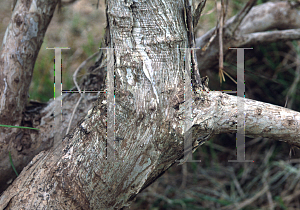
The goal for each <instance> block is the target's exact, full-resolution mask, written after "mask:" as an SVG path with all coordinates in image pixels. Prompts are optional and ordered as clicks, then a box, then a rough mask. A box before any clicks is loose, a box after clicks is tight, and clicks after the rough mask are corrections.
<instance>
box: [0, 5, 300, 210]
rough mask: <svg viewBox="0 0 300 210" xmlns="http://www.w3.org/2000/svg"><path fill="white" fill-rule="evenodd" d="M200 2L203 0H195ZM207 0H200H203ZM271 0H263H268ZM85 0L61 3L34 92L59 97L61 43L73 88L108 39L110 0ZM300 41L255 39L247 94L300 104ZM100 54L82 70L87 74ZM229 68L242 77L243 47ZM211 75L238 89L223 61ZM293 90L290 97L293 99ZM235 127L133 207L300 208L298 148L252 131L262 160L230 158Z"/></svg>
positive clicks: (206, 20)
mask: <svg viewBox="0 0 300 210" xmlns="http://www.w3.org/2000/svg"><path fill="white" fill-rule="evenodd" d="M195 2H197V1H195ZM198 2H199V1H198ZM246 2H247V1H245V0H230V1H229V6H228V13H227V16H226V19H229V18H230V17H232V16H233V15H235V14H236V13H237V12H238V11H240V10H241V9H242V8H243V6H244V5H245V4H246ZM264 2H266V1H265V0H258V1H257V4H262V3H264ZM97 4H98V1H97V0H77V1H75V2H74V3H72V4H70V5H67V6H63V7H62V8H61V9H60V11H58V10H56V12H55V14H54V17H53V19H52V21H51V24H50V26H49V27H48V30H47V33H46V36H45V39H44V43H43V45H42V48H41V50H40V52H39V56H38V58H37V61H36V63H35V67H34V75H33V79H32V83H31V86H30V93H29V95H30V100H36V101H40V102H47V101H48V100H49V99H50V98H53V80H54V77H53V72H54V69H53V59H54V51H53V50H46V47H69V48H71V49H70V50H62V59H63V61H62V69H63V76H62V82H63V89H64V90H67V89H71V88H72V87H73V86H74V84H73V80H72V75H73V73H74V71H75V70H76V68H77V67H78V66H79V65H80V64H81V62H83V61H84V60H86V59H87V57H89V56H90V55H92V54H93V53H95V52H96V51H97V50H98V48H99V47H100V45H101V41H102V37H103V35H104V27H105V18H106V16H105V2H104V0H100V1H99V4H98V8H97ZM220 5H221V4H220V2H219V1H212V0H208V1H207V3H206V7H205V9H204V11H203V12H202V14H203V16H202V17H201V19H200V23H199V25H198V27H197V28H196V34H197V36H201V35H203V34H204V33H205V32H206V31H208V30H209V29H211V28H213V27H214V26H215V25H216V22H217V10H218V9H220ZM11 14H12V11H11V2H10V1H0V39H1V40H2V39H3V36H4V33H5V30H6V27H7V25H8V23H9V21H10V17H11ZM299 46H300V42H299V41H290V42H276V43H272V44H268V45H259V46H249V47H253V48H254V49H253V50H246V51H245V85H246V97H247V98H251V99H255V100H259V101H263V102H267V103H271V104H275V105H279V106H287V107H289V108H291V109H293V110H296V111H300V89H299V87H300V86H299V83H297V82H296V89H295V91H291V86H292V84H293V83H295V78H297V75H296V72H297V67H298V71H299V68H300V67H299V64H298V66H297V59H298V63H299V58H300V48H299ZM91 65H93V61H90V64H88V65H86V69H83V70H81V71H80V73H79V75H78V76H79V78H80V77H82V76H84V74H85V73H86V72H87V69H88V67H89V66H91ZM224 70H225V71H226V72H227V73H228V74H229V75H231V77H232V78H236V54H235V53H233V54H232V56H230V57H228V58H225V63H224ZM200 73H201V76H208V77H209V80H210V82H209V87H210V89H211V90H236V84H235V83H234V82H233V81H232V80H230V79H229V78H228V77H227V76H225V79H226V81H225V82H222V83H220V79H219V77H218V68H217V67H216V69H207V70H206V71H205V72H200ZM287 96H288V100H287ZM235 138H236V137H235V134H224V135H218V136H215V137H213V138H212V139H210V140H209V141H208V142H207V143H205V144H204V145H202V146H201V147H200V148H199V149H197V151H196V152H195V153H194V154H193V159H196V160H201V161H202V162H201V163H186V164H183V165H181V166H177V165H174V166H173V167H172V168H171V169H169V170H168V171H167V172H166V173H165V174H164V175H163V176H162V177H160V178H159V179H158V180H157V181H156V182H155V183H153V184H152V185H151V186H150V187H148V188H147V189H145V190H144V191H143V192H141V193H140V194H139V195H138V196H137V198H136V199H135V201H134V202H133V204H132V205H131V206H130V207H128V209H139V210H141V209H151V210H158V209H166V210H167V209H244V210H251V209H276V210H277V209H300V169H299V158H300V155H299V154H300V152H299V149H298V148H295V147H291V146H290V145H288V144H287V143H284V142H280V141H273V140H271V139H265V138H255V139H251V138H246V159H247V160H253V161H254V163H229V162H228V160H235V159H236V141H235Z"/></svg>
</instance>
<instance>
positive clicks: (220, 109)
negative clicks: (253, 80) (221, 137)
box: [193, 91, 300, 147]
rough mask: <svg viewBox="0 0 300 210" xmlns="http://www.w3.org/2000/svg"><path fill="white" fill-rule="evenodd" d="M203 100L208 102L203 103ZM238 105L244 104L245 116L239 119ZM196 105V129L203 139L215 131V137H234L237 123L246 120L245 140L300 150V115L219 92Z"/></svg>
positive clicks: (208, 94)
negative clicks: (279, 143) (258, 139)
mask: <svg viewBox="0 0 300 210" xmlns="http://www.w3.org/2000/svg"><path fill="white" fill-rule="evenodd" d="M203 100H205V101H207V102H206V103H201V101H203ZM237 102H238V103H239V104H241V103H244V115H239V116H238V115H237ZM194 103H195V105H196V107H195V109H194V110H193V113H194V114H195V115H196V116H195V118H194V120H193V126H198V129H199V132H201V135H203V132H207V131H208V130H213V132H212V134H220V133H229V132H234V133H235V132H236V131H237V121H238V120H242V119H241V118H242V117H245V121H244V122H245V135H246V136H249V137H253V138H254V137H258V136H260V137H265V138H271V139H274V140H280V141H285V142H287V143H289V144H291V145H295V146H298V147H300V129H299V125H300V113H299V112H296V111H293V110H290V109H287V108H284V107H280V106H276V105H272V104H269V103H264V102H260V101H255V100H251V99H247V98H241V97H237V96H232V95H228V94H225V93H221V92H219V91H213V92H209V93H206V92H203V93H201V97H200V100H199V99H197V100H195V102H194Z"/></svg>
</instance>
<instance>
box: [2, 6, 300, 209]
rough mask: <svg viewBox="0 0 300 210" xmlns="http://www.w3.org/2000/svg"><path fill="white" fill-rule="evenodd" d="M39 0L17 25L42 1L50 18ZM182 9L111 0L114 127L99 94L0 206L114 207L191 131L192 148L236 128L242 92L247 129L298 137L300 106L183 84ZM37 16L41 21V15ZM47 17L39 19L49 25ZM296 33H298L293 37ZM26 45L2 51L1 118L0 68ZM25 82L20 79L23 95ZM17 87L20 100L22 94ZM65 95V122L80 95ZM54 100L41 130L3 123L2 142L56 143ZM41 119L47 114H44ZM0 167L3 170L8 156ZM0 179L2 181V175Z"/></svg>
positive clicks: (159, 169) (167, 162) (180, 150)
mask: <svg viewBox="0 0 300 210" xmlns="http://www.w3.org/2000/svg"><path fill="white" fill-rule="evenodd" d="M254 2H255V1H250V3H249V4H248V5H252V6H253V5H254ZM42 3H43V2H42V1H35V0H33V1H31V2H28V3H26V2H23V1H20V2H18V3H17V5H16V8H15V11H14V13H13V18H12V24H13V23H15V24H16V26H17V28H16V29H15V30H18V31H20V32H21V31H22V30H21V29H23V28H26V26H28V25H29V26H32V25H35V24H32V23H33V22H32V21H36V19H35V18H34V17H32V18H31V16H30V15H32V14H36V13H38V12H39V13H40V15H41V14H44V13H43V11H48V12H49V11H50V12H49V14H48V15H49V17H50V19H51V16H52V14H53V13H51V12H53V10H52V9H49V10H46V6H49V8H53V7H55V4H56V3H57V2H54V3H53V5H52V4H51V6H50V5H46V6H45V9H43V10H39V9H36V8H39V7H41V6H42V5H43V4H42ZM27 4H28V5H27ZM24 5H27V6H26V7H24ZM31 8H33V9H35V10H31ZM250 8H251V6H250ZM250 8H248V11H249V10H250ZM20 10H21V11H25V12H24V14H25V16H24V17H23V16H20V17H23V18H24V19H25V20H26V21H27V20H28V21H27V22H26V21H22V20H23V19H22V18H20V19H21V21H20V20H17V19H16V18H15V17H18V15H19V14H20V12H18V11H20ZM183 11H184V3H183V2H182V1H172V0H154V1H126V0H125V1H124V0H118V1H113V0H108V1H107V24H108V25H107V39H106V43H107V47H108V48H110V49H114V54H107V58H106V57H105V56H100V57H99V62H102V63H104V64H105V65H104V67H102V70H103V69H106V66H108V68H107V72H108V76H107V77H108V83H109V82H112V80H111V79H112V77H111V76H112V74H111V73H112V72H111V70H112V69H113V70H114V75H115V81H114V85H115V107H114V109H115V127H114V129H113V127H111V125H113V121H112V120H113V118H112V117H111V115H106V114H107V113H111V112H112V111H113V104H112V103H111V102H112V101H111V99H109V98H106V96H105V95H104V94H102V95H100V96H99V98H98V100H97V102H96V103H95V105H94V107H93V108H92V109H90V111H89V112H88V114H87V115H86V116H85V117H84V119H83V120H81V121H80V122H79V124H78V125H77V126H76V128H75V129H74V130H73V131H72V132H71V134H70V135H67V136H66V137H65V138H64V139H63V140H62V141H61V142H56V143H55V145H56V147H54V148H51V149H50V150H49V151H42V152H40V153H39V154H38V155H36V156H35V157H34V158H33V160H32V161H31V162H30V163H29V165H27V166H26V167H25V168H24V169H23V171H22V173H21V174H20V176H19V177H18V178H17V179H16V180H15V181H14V182H13V184H12V185H10V187H9V188H8V189H7V190H6V191H5V192H4V193H3V194H2V196H1V199H0V209H21V208H23V209H114V208H117V209H120V208H122V207H124V206H126V205H128V204H129V202H130V201H132V200H133V198H134V197H135V196H136V195H137V194H138V193H139V192H140V191H141V190H142V189H144V188H146V187H147V186H149V185H150V184H151V183H152V182H154V181H155V180H156V179H157V178H158V177H159V176H160V175H162V174H163V173H164V171H166V170H167V169H168V168H169V167H171V166H172V165H173V164H174V163H175V161H176V160H179V159H181V158H182V157H183V155H184V139H185V137H186V138H187V139H190V140H192V144H191V145H189V146H190V147H189V148H188V149H189V151H190V150H191V149H195V148H197V146H198V145H199V144H202V143H203V142H202V141H205V140H206V139H207V138H209V137H210V136H212V135H214V134H219V133H227V132H236V130H237V127H236V123H237V121H240V120H241V119H240V118H241V117H242V116H243V115H242V114H237V109H236V107H237V102H238V101H239V103H244V109H245V112H244V113H246V116H245V128H246V135H248V136H252V137H254V136H263V137H268V138H272V139H275V140H281V139H285V141H287V142H289V143H290V144H292V145H296V146H300V132H299V124H300V114H299V113H298V112H295V111H292V110H289V109H285V108H282V107H278V106H275V105H271V104H266V103H262V102H258V101H253V100H250V99H244V98H239V97H235V96H231V95H227V94H224V93H221V92H205V91H201V89H197V88H196V90H190V91H187V90H185V88H184V87H187V86H186V85H187V84H188V83H190V81H191V79H192V78H191V75H190V74H189V68H187V60H188V56H187V54H186V52H187V51H186V48H187V47H188V45H189V43H188V35H187V29H186V24H185V17H184V15H183ZM243 11H244V10H243ZM246 14H247V13H246ZM246 14H245V15H246ZM26 15H28V17H27V16H26ZM245 15H244V16H245ZM238 17H241V16H238ZM50 19H49V21H50ZM242 19H243V18H242ZM38 20H39V21H42V20H43V21H44V19H42V18H41V19H38ZM30 21H31V22H30ZM236 21H237V22H236V24H237V25H236V27H238V26H239V23H240V22H241V20H240V19H239V18H236ZM46 22H47V21H45V23H44V22H42V23H41V24H45V25H44V26H47V24H48V22H47V24H46ZM18 23H19V24H18ZM25 23H26V24H25ZM38 23H40V22H38ZM30 24H32V25H30ZM21 26H22V27H21ZM19 27H21V29H20V28H19ZM10 30H11V28H8V32H7V34H9V32H10ZM27 31H28V32H27V35H28V34H29V35H30V36H31V38H32V37H35V36H34V35H32V33H29V32H33V31H36V30H35V28H30V30H29V29H27ZM295 31H296V32H297V30H295ZM25 34H26V33H25ZM17 35H18V34H17ZM17 35H15V36H17ZM231 35H232V36H234V35H233V34H231ZM298 35H299V34H298ZM20 36H23V37H24V35H20ZM8 38H9V36H8V35H7V36H6V42H5V43H9V42H8V40H9V39H8ZM232 38H233V37H232ZM296 38H297V36H296V37H295V36H293V37H290V39H296ZM298 38H299V36H298ZM12 39H14V38H12ZM31 40H33V41H32V42H34V41H35V39H31ZM16 43H17V44H18V42H16ZM34 43H36V42H34ZM213 43H214V42H212V44H213ZM212 47H213V45H212ZM3 49H8V46H5V45H4V47H3ZM3 49H2V50H3ZM22 49H24V53H25V54H26V55H28V54H29V55H30V52H27V51H26V49H27V50H28V49H31V48H28V47H26V48H20V46H17V49H16V50H15V51H14V50H12V52H11V53H8V55H9V56H6V57H5V56H2V58H1V59H2V62H1V65H2V66H3V67H1V69H4V70H2V71H1V75H0V78H1V80H0V81H1V86H0V88H1V90H4V91H1V100H2V101H1V117H2V118H3V117H4V116H6V115H4V114H3V113H4V108H6V109H8V107H9V105H7V104H5V103H4V102H9V100H8V99H9V97H10V96H9V95H8V94H7V93H6V91H7V90H8V89H9V88H12V87H10V86H9V85H8V84H10V83H8V81H10V80H8V78H9V79H10V78H13V77H11V76H8V75H5V74H4V73H3V72H5V68H7V66H14V65H15V63H9V62H8V61H7V60H5V59H8V58H14V56H13V55H14V53H15V52H18V53H19V52H20V51H21V52H23V51H22ZM33 49H34V51H33V52H34V53H37V51H38V50H39V47H35V48H33ZM211 50H213V49H211ZM18 53H17V54H18ZM105 54H106V53H105ZM2 55H3V54H2ZM110 56H112V57H110ZM35 57H36V56H32V59H30V61H31V66H30V67H28V68H27V67H26V68H25V67H23V66H22V68H24V69H29V70H31V72H32V67H33V65H32V63H34V60H35ZM199 60H200V61H201V60H202V59H201V58H199ZM28 62H29V61H28ZM212 62H213V61H212ZM19 63H20V61H19ZM20 64H21V65H22V64H23V63H22V62H21V63H20ZM18 65H19V64H18ZM97 65H99V63H98V64H97ZM17 69H18V71H16V70H15V71H13V72H19V69H20V67H19V68H17ZM187 69H188V70H187ZM102 73H103V71H102ZM17 75H18V76H19V74H17ZM20 75H21V74H20ZM100 75H101V74H100ZM94 78H95V77H94ZM94 78H93V77H90V78H89V79H88V80H87V81H86V83H85V85H86V86H88V87H90V86H93V85H95V84H93V79H94ZM97 78H98V79H99V80H101V81H100V82H99V81H98V82H99V83H100V86H101V85H102V84H103V82H104V79H103V77H100V76H99V77H97ZM24 80H27V83H26V84H28V78H24ZM13 85H14V84H12V85H11V86H13ZM24 88H25V87H24ZM27 91H28V90H27ZM27 91H26V89H25V90H24V93H22V94H21V95H24V94H26V93H27ZM184 93H185V94H186V95H185V96H184ZM16 97H17V98H19V100H23V98H24V97H23V98H22V97H20V96H16ZM62 97H63V99H64V100H66V103H64V112H65V113H66V115H65V121H64V122H63V123H62V128H64V129H63V130H65V129H66V128H67V124H68V120H69V119H70V116H71V111H72V107H73V106H74V104H75V103H76V102H74V101H76V99H78V97H79V96H78V95H77V96H76V95H64V96H62ZM23 102H24V100H23ZM16 103H17V102H13V103H12V104H16ZM24 107H25V106H24V103H23V106H21V108H19V109H16V108H15V107H11V109H13V110H14V111H15V110H17V111H16V113H15V115H17V117H18V118H17V119H16V120H15V121H14V122H12V124H18V123H20V118H21V116H22V115H21V113H22V110H24ZM53 107H54V102H50V103H49V104H48V106H47V107H45V108H44V109H42V110H41V111H39V113H40V115H39V117H40V118H42V120H41V123H40V125H39V126H37V127H39V128H41V130H40V131H39V133H37V132H36V131H32V132H33V133H34V132H36V133H34V135H30V133H24V132H31V131H22V133H21V134H20V131H19V130H18V129H13V130H12V131H9V130H8V129H6V130H5V132H2V133H3V136H4V138H5V140H3V141H2V144H4V145H6V147H2V149H3V151H7V150H8V149H11V150H13V149H14V151H15V153H16V154H15V156H17V155H24V154H25V155H26V157H28V158H29V157H32V156H33V154H32V155H28V148H26V147H25V146H24V145H23V144H21V147H22V151H23V153H20V154H19V153H18V152H17V151H18V150H17V149H16V148H17V147H16V144H17V143H18V142H22V141H21V139H23V138H24V135H25V136H30V139H27V141H26V142H27V143H28V142H32V140H33V139H39V140H38V141H37V142H38V143H39V144H38V145H39V146H36V147H34V148H31V147H30V146H29V148H30V149H32V150H33V151H35V152H38V151H39V150H40V149H47V148H49V145H52V144H53V135H54V134H53V133H51V134H49V131H50V130H51V125H53V121H51V120H50V119H53V116H50V115H51V114H53ZM190 108H191V109H190ZM11 109H9V111H10V112H12V111H11ZM86 109H87V108H86ZM7 112H8V111H7ZM7 112H5V113H7ZM187 113H188V114H190V116H189V115H187ZM274 113H275V114H274ZM82 115H83V114H81V115H80V114H79V115H77V116H76V117H77V118H75V120H74V122H78V121H79V119H80V117H81V116H82ZM189 117H192V120H189V119H190V118H189ZM2 118H0V119H1V121H0V122H1V123H3V120H2ZM47 121H48V122H49V123H45V122H47ZM3 124H4V123H3ZM107 125H108V126H107ZM112 129H113V130H115V136H110V135H108V137H107V138H108V139H109V138H112V137H114V140H115V143H114V144H113V145H110V143H109V142H107V141H106V140H107V139H106V133H107V132H108V131H109V130H110V131H111V130H112ZM31 134H32V133H31ZM11 137H12V138H11ZM28 138H29V137H28ZM51 138H52V139H51ZM11 139H15V140H11ZM40 142H44V143H40ZM45 142H47V143H45ZM45 145H46V146H45ZM23 147H25V148H23ZM111 147H114V148H115V152H114V157H115V161H108V160H107V158H110V157H111V156H110V157H109V156H107V155H108V154H107V151H111ZM26 149H27V150H26ZM24 151H26V152H27V153H26V152H24ZM3 154H4V152H3ZM110 155H111V154H110ZM1 158H2V160H6V165H7V162H8V160H7V157H5V156H2V157H1ZM25 162H26V161H23V162H20V163H17V164H18V167H19V168H20V167H22V164H24V163H25ZM2 169H6V170H7V171H6V172H8V168H7V167H6V168H5V164H4V165H3V166H2ZM2 173H3V170H1V174H2ZM1 176H2V175H1ZM2 181H7V178H6V179H2Z"/></svg>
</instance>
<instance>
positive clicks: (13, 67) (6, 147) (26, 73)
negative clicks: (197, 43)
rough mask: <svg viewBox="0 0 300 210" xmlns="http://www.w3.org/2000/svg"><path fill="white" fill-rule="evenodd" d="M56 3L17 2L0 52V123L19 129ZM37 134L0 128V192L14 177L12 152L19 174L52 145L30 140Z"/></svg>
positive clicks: (28, 0)
mask: <svg viewBox="0 0 300 210" xmlns="http://www.w3.org/2000/svg"><path fill="white" fill-rule="evenodd" d="M56 4H57V0H55V1H44V0H26V1H18V2H17V4H16V6H15V9H14V11H13V14H12V18H11V21H10V23H9V25H8V27H7V29H6V33H5V36H4V39H3V43H2V49H1V52H0V55H1V57H0V90H1V91H0V124H2V125H14V126H19V125H20V124H21V120H22V117H23V113H22V112H23V111H24V110H25V106H26V104H27V99H28V89H29V85H30V82H31V78H32V74H33V67H34V63H35V60H36V58H37V55H38V53H39V50H40V47H41V45H42V43H43V39H44V36H45V33H46V30H47V27H48V25H49V23H50V21H51V18H52V16H53V13H54V10H55V7H56ZM37 133H38V132H37V131H24V129H23V130H22V129H17V128H4V127H1V128H0V171H1V172H0V173H1V178H0V192H1V191H2V190H4V189H5V188H6V187H7V186H8V185H7V182H8V181H9V180H11V179H12V178H14V176H15V175H14V172H13V170H12V168H11V166H10V163H9V156H8V151H11V154H12V157H13V159H14V162H15V165H16V166H17V169H18V170H19V171H20V170H21V169H22V168H23V167H25V166H26V165H27V164H28V162H29V161H30V160H31V159H32V158H33V157H34V155H36V154H37V153H38V152H39V151H41V150H43V149H47V148H49V147H50V146H51V143H49V140H48V141H46V142H44V143H43V144H36V142H33V141H30V140H31V139H32V137H31V135H32V136H35V135H37Z"/></svg>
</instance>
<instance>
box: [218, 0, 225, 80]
mask: <svg viewBox="0 0 300 210" xmlns="http://www.w3.org/2000/svg"><path fill="white" fill-rule="evenodd" d="M219 22H220V27H219V50H220V51H219V77H220V83H222V79H223V81H224V82H225V77H224V73H223V68H224V54H223V25H224V1H223V0H221V11H220V21H219Z"/></svg>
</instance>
